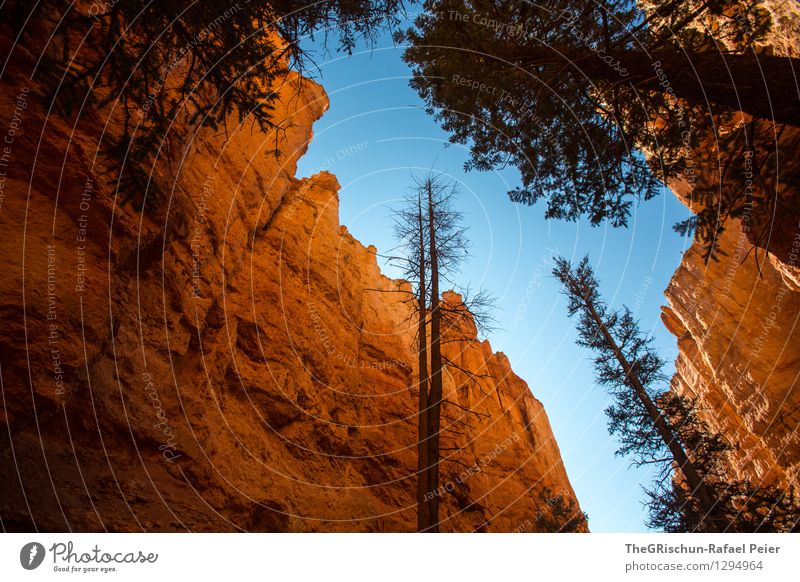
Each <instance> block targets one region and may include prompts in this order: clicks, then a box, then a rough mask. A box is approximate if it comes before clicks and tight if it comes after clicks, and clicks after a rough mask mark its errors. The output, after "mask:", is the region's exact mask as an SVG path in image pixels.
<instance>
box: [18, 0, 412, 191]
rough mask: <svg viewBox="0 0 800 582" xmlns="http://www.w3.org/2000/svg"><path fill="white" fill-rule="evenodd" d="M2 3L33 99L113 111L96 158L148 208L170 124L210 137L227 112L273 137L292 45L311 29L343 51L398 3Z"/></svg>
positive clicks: (299, 62)
mask: <svg viewBox="0 0 800 582" xmlns="http://www.w3.org/2000/svg"><path fill="white" fill-rule="evenodd" d="M11 4H12V6H10V7H8V8H7V10H9V14H12V15H13V18H11V21H12V23H13V25H14V27H15V29H16V30H15V32H16V33H21V34H22V37H21V42H22V43H23V44H24V45H26V46H28V47H30V48H32V49H34V50H33V52H37V51H41V53H42V59H41V62H40V63H39V64H38V66H37V70H36V73H35V76H34V77H35V79H36V80H37V82H38V83H39V85H40V86H41V87H43V90H42V98H43V99H44V100H45V101H46V102H47V103H48V104H49V103H52V104H53V106H54V110H55V111H56V112H58V113H60V114H62V115H67V116H69V115H72V114H74V113H76V111H77V110H78V109H80V108H82V107H84V106H85V105H91V106H94V107H96V108H101V107H105V106H111V107H113V108H114V112H115V114H116V115H117V116H118V117H119V119H120V123H121V125H122V130H121V132H119V134H118V135H117V134H116V133H115V134H114V135H113V137H112V136H106V140H105V142H104V144H103V145H104V153H105V154H106V156H107V157H108V158H109V159H110V160H112V161H113V162H114V163H115V165H114V167H113V171H114V173H115V175H116V177H117V178H118V180H119V188H120V190H121V191H122V192H123V194H124V195H125V196H126V197H127V198H130V199H132V200H134V202H135V203H136V204H138V205H143V204H144V203H145V202H146V201H147V202H149V203H151V204H154V203H157V202H159V201H160V196H159V194H160V192H159V186H160V184H159V183H158V180H153V177H154V175H155V174H154V172H155V170H156V163H157V160H158V159H159V158H167V160H168V162H170V163H172V162H174V161H175V160H179V158H180V155H181V153H182V147H184V143H183V140H185V139H186V136H175V137H173V138H172V139H170V137H171V136H172V133H174V131H173V124H176V122H180V123H181V124H185V125H186V126H188V127H189V128H190V130H193V129H196V128H197V127H201V126H208V127H212V128H217V127H219V126H220V125H224V123H225V120H226V118H227V117H228V116H229V115H230V114H235V115H237V116H238V120H239V122H242V121H244V120H245V119H250V120H252V123H253V125H254V126H255V127H257V128H258V129H260V130H262V131H266V130H269V129H275V128H279V125H280V122H281V121H282V120H275V119H274V118H273V115H272V113H273V104H274V100H275V97H276V90H277V83H279V82H280V81H281V79H282V77H283V75H284V74H285V73H286V71H287V68H288V67H294V68H298V69H302V67H303V64H304V62H305V60H306V58H307V56H306V55H305V54H304V53H303V51H302V50H301V48H300V46H299V41H301V40H302V39H303V38H305V37H307V36H309V35H312V34H314V33H315V31H322V32H321V33H322V34H323V35H325V38H326V39H327V38H328V35H332V38H334V39H335V41H334V42H335V44H336V46H338V47H339V48H341V49H343V50H345V51H348V50H350V49H352V47H353V46H354V45H355V43H356V41H357V39H358V38H361V37H366V38H368V39H372V38H374V37H375V36H376V35H377V33H378V31H379V30H382V28H383V27H384V26H390V25H392V24H393V23H395V22H396V21H395V18H396V14H397V12H398V11H399V10H401V8H402V1H401V0H379V1H368V0H353V1H349V2H335V1H332V0H325V1H322V2H311V3H309V2H296V1H281V0H269V1H263V0H259V1H248V2H244V1H241V0H213V1H211V0H199V1H198V0H160V1H158V2H152V1H151V0H123V1H117V2H94V3H88V2H87V3H64V2H57V1H55V0H44V1H40V2H35V3H22V2H13V3H11ZM29 19H32V21H34V22H37V23H39V24H40V25H42V26H39V27H31V26H28V25H27V23H29V22H31V20H29ZM276 33H277V34H276ZM326 42H327V41H326Z"/></svg>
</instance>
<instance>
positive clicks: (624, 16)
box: [399, 0, 800, 250]
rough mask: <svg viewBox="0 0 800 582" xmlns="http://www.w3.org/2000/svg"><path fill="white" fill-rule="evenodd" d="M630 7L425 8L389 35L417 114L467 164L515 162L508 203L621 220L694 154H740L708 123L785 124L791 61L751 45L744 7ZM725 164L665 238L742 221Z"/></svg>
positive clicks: (729, 3)
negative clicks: (397, 46)
mask: <svg viewBox="0 0 800 582" xmlns="http://www.w3.org/2000/svg"><path fill="white" fill-rule="evenodd" d="M640 5H641V3H639V2H636V1H634V0H605V1H600V2H598V1H594V0H592V1H580V0H579V1H577V2H575V1H574V0H545V1H543V2H493V1H491V0H485V1H484V0H478V1H470V2H465V1H463V0H436V1H429V2H426V3H425V6H426V8H427V11H426V12H425V13H423V14H422V15H421V16H419V17H418V18H417V20H416V22H415V27H414V28H412V29H411V30H409V31H407V32H406V33H404V34H403V35H399V37H401V38H404V39H405V40H406V41H408V43H409V44H410V47H409V48H408V50H407V51H406V53H405V57H404V58H405V60H406V61H407V62H408V63H409V64H410V65H411V66H412V67H413V68H414V79H413V81H412V86H413V87H414V88H415V89H416V90H417V91H418V92H419V94H420V95H421V96H422V98H423V99H424V100H425V102H426V104H427V107H428V111H429V112H430V113H432V114H434V115H435V116H436V118H437V119H438V120H439V122H440V123H441V125H442V127H443V128H444V129H445V130H446V131H449V132H450V133H451V134H452V135H451V140H452V141H454V142H457V143H469V145H470V150H471V158H470V161H469V163H468V165H467V167H468V168H473V169H478V170H489V169H492V168H498V167H504V166H506V165H514V166H516V167H517V168H518V169H519V170H520V173H521V178H522V187H521V188H518V189H515V190H513V191H512V192H510V193H509V194H510V197H511V199H512V200H513V201H515V202H521V203H526V204H534V203H536V202H537V201H540V200H541V201H544V202H546V205H547V207H546V214H545V215H546V216H547V217H548V218H561V219H568V220H575V219H577V218H579V217H581V216H585V217H587V218H588V219H589V221H590V222H591V223H592V224H595V225H596V224H599V223H600V222H602V221H606V220H607V221H609V222H611V224H612V225H614V226H624V225H626V224H627V221H628V217H629V215H630V211H631V208H632V205H633V204H634V203H635V202H636V201H637V200H641V199H644V200H647V199H649V198H651V197H653V196H655V195H656V194H657V193H658V192H659V191H660V190H661V189H662V188H663V184H664V183H665V182H667V181H668V180H670V179H672V178H676V177H679V176H683V175H684V173H686V172H689V171H694V169H695V167H696V165H697V163H696V162H697V159H696V158H697V150H698V148H699V147H700V146H705V147H709V148H710V149H711V150H713V151H715V152H716V150H715V149H714V147H713V146H714V145H715V143H716V140H717V139H721V140H722V142H723V143H721V144H720V146H719V148H720V150H721V152H722V153H721V154H720V155H722V154H724V153H725V152H726V151H727V150H730V151H731V152H734V151H735V152H736V156H732V157H737V158H738V157H740V154H741V153H742V152H743V151H745V150H748V149H752V148H753V143H752V141H750V142H749V143H748V144H746V145H743V144H742V143H741V141H742V140H741V135H740V136H739V137H738V138H736V142H734V141H731V142H730V143H731V144H734V143H736V147H735V148H734V147H733V145H731V147H730V148H727V147H726V145H725V144H726V143H727V140H728V136H727V135H726V134H725V132H720V131H719V125H720V123H721V122H725V124H726V125H725V126H726V127H727V126H731V125H733V126H735V125H737V123H740V122H741V123H744V122H743V121H742V117H741V115H734V113H733V112H737V111H740V110H743V111H745V112H748V113H749V114H750V115H752V116H754V117H757V118H763V119H770V120H774V121H776V122H779V123H789V124H793V125H795V126H797V125H800V96H799V95H798V91H797V88H796V87H795V86H794V73H793V72H792V71H797V70H800V61H798V60H796V59H791V58H784V57H775V56H767V55H764V54H757V53H756V52H755V50H754V47H755V45H756V43H757V42H758V41H760V40H762V39H763V38H764V35H765V33H766V31H767V30H768V29H769V26H770V22H771V21H770V15H769V14H768V13H767V12H766V11H765V10H764V9H763V8H762V7H761V6H760V2H759V1H757V0H743V1H739V0H668V1H666V2H663V3H660V4H658V5H657V6H656V7H655V8H651V9H650V10H649V11H647V12H646V11H644V10H643V9H641V8H640ZM646 5H647V6H652V4H650V3H646ZM706 25H708V26H706ZM712 25H713V26H712ZM712 30H713V34H712V33H711V32H710V31H712ZM776 131H778V130H776ZM709 144H710V145H709ZM642 152H647V157H645V155H644V154H643V153H642ZM709 161H714V160H709ZM715 166H716V161H715V163H714V165H713V166H709V167H715ZM754 167H755V168H756V171H759V170H761V171H763V172H764V174H768V173H769V170H768V169H764V168H761V167H760V166H759V164H754ZM726 169H727V168H726ZM731 170H732V171H730V172H727V173H726V174H725V176H723V178H724V179H725V181H726V182H725V184H723V185H722V187H721V188H720V185H719V184H717V189H716V192H712V191H711V190H709V192H708V194H709V195H708V196H704V198H703V202H704V203H705V204H706V208H708V210H706V211H705V212H704V214H703V215H702V216H700V217H699V218H696V219H692V220H690V221H686V222H684V223H682V224H680V225H677V228H678V229H679V230H680V231H681V232H684V233H686V234H690V233H693V232H697V233H698V234H699V235H700V236H701V237H702V238H703V240H705V241H707V242H708V241H713V240H714V239H715V238H716V237H717V236H718V235H719V233H720V227H721V223H722V222H723V221H724V219H725V218H727V217H729V216H735V215H736V214H737V213H740V212H741V211H742V208H743V204H744V203H745V202H746V201H745V200H744V199H743V198H742V197H741V190H742V189H743V188H744V184H745V180H744V178H743V177H742V176H740V175H738V173H737V172H736V171H735V166H734V167H732V168H731ZM729 182H730V184H729ZM720 189H722V190H724V191H723V192H720ZM769 211H770V209H769V208H768V207H767V201H765V206H764V208H763V213H764V214H765V216H766V215H768V214H769ZM712 250H713V249H712Z"/></svg>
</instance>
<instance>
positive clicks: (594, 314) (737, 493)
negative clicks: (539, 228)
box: [553, 257, 798, 531]
mask: <svg viewBox="0 0 800 582" xmlns="http://www.w3.org/2000/svg"><path fill="white" fill-rule="evenodd" d="M553 274H554V275H555V277H556V278H557V279H558V280H559V281H560V282H561V284H562V286H563V291H564V294H565V295H566V296H567V300H568V303H567V311H568V313H569V315H570V316H574V315H578V316H579V319H578V326H577V327H578V334H579V340H578V344H579V345H582V346H585V347H587V348H589V349H591V350H593V351H594V352H595V353H596V356H595V369H596V371H597V379H598V381H599V383H600V384H602V385H604V386H608V387H609V391H610V393H611V395H612V396H613V397H614V400H615V402H614V404H613V405H612V406H610V407H609V408H608V409H607V410H606V414H607V415H608V417H609V431H610V432H611V433H612V434H616V435H617V436H618V437H619V439H620V441H621V446H620V448H619V450H618V451H617V453H618V454H622V455H631V456H632V457H633V462H634V464H636V465H644V464H656V465H660V466H661V468H662V471H661V476H660V477H661V478H660V479H659V480H657V487H656V488H655V489H654V490H652V491H649V492H648V497H649V499H650V502H649V507H650V512H651V520H650V525H652V526H656V527H662V528H664V529H666V530H667V531H729V530H733V531H787V530H788V529H791V528H792V527H794V524H795V523H796V520H797V516H798V509H797V507H796V504H795V503H794V496H793V494H788V495H787V494H785V493H784V492H781V491H780V490H778V489H776V488H774V487H766V486H758V487H754V486H753V485H752V484H750V483H748V482H744V481H735V482H728V481H727V480H726V479H725V474H724V470H723V467H722V465H723V461H724V455H725V453H726V452H727V451H728V448H729V447H728V445H727V444H726V443H725V442H724V439H723V437H722V435H720V434H718V433H714V432H713V431H711V430H710V429H709V427H708V425H707V424H705V423H704V422H702V421H701V420H700V418H699V417H698V415H697V413H696V408H695V403H694V402H690V401H688V400H687V399H686V398H683V397H680V396H678V395H675V394H673V393H671V392H668V391H667V392H659V391H658V386H659V385H660V384H663V383H665V382H666V378H665V376H664V374H663V372H662V369H663V366H664V361H663V360H662V359H661V357H660V356H659V355H658V354H657V352H656V351H655V350H654V349H653V346H652V337H649V336H647V335H646V334H644V333H642V332H641V330H640V329H639V325H638V323H637V322H636V320H635V319H634V317H633V314H632V313H631V311H630V310H629V309H628V308H626V307H623V308H622V309H621V310H612V309H610V308H609V307H608V306H607V305H606V303H605V302H604V301H603V300H602V298H601V297H600V293H599V290H598V282H597V279H596V278H595V275H594V271H593V270H592V268H591V266H590V264H589V259H588V257H585V258H584V259H582V260H581V261H580V263H579V264H578V265H577V266H576V267H575V268H573V266H572V265H571V263H570V262H569V261H568V260H566V259H564V258H563V257H559V258H557V259H556V265H555V268H554V269H553ZM672 470H674V471H676V472H677V476H675V477H674V478H673V479H672V483H673V485H672V487H663V486H661V484H662V483H664V481H666V480H669V479H670V476H671V475H672Z"/></svg>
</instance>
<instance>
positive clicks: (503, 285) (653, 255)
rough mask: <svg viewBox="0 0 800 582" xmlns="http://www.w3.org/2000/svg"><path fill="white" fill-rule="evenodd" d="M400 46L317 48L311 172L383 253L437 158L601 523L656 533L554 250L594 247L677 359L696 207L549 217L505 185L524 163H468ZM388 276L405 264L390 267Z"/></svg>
mask: <svg viewBox="0 0 800 582" xmlns="http://www.w3.org/2000/svg"><path fill="white" fill-rule="evenodd" d="M309 48H314V45H313V44H312V43H309ZM401 55H402V48H401V47H395V46H394V45H393V44H392V42H391V39H389V38H383V39H381V40H380V41H379V42H378V43H377V45H376V46H375V47H373V48H372V49H367V48H365V47H360V48H359V50H357V51H356V52H355V54H353V56H349V57H348V56H346V55H342V54H336V53H330V54H321V53H319V52H317V53H316V54H315V61H316V63H317V65H318V67H319V70H318V71H316V80H317V81H318V82H320V83H321V84H322V85H323V86H324V87H325V89H326V91H327V93H328V96H329V98H330V102H331V106H330V109H329V111H328V112H327V113H326V114H325V115H324V117H323V118H322V119H321V120H320V121H318V122H317V123H316V125H315V126H314V132H315V135H314V140H313V142H312V144H311V146H310V148H309V150H308V153H307V154H306V155H305V156H304V157H303V158H302V159H301V160H300V164H299V170H298V175H300V176H310V175H312V174H314V173H316V172H317V171H319V170H321V169H325V170H328V171H330V172H332V173H334V174H336V176H337V177H338V180H339V183H340V184H341V186H342V189H341V192H340V220H341V223H342V224H344V225H346V226H347V228H348V229H349V230H350V232H351V233H352V234H353V235H354V236H355V237H356V238H358V239H359V240H360V241H361V242H362V243H363V244H365V245H369V244H374V245H375V246H376V247H377V248H378V252H379V253H381V252H384V253H385V252H386V251H387V250H389V249H390V248H392V247H394V246H395V244H396V242H395V241H394V240H393V238H392V229H391V210H390V209H391V208H392V207H396V206H397V205H398V203H399V199H400V197H401V196H402V195H403V193H404V192H405V191H406V190H407V188H408V187H409V185H410V183H411V175H412V174H413V173H417V174H420V173H426V172H427V171H428V170H430V169H431V168H433V170H434V171H436V172H441V173H443V174H445V175H447V176H449V177H450V179H452V180H454V181H456V182H457V183H458V185H459V191H460V203H461V209H462V210H463V211H464V213H465V214H466V222H467V225H468V226H469V229H470V231H469V238H470V240H471V242H472V245H473V246H472V249H471V255H472V258H471V260H470V261H469V263H468V264H467V265H465V266H464V268H463V269H462V273H461V274H460V276H459V277H458V279H459V281H460V282H461V283H462V284H466V283H470V284H471V285H472V286H473V287H474V288H477V287H481V286H483V287H485V288H487V289H488V290H490V291H491V292H492V293H493V295H494V296H495V297H496V298H497V300H498V305H499V308H498V310H497V312H496V313H495V316H496V318H497V320H498V323H499V328H498V329H497V331H495V332H493V333H491V334H490V336H489V339H490V341H491V343H492V347H493V349H494V350H495V351H502V352H505V353H506V354H507V355H508V357H509V359H510V361H511V364H512V367H513V368H514V371H515V372H516V373H517V374H518V375H519V376H521V377H522V378H523V379H524V380H525V381H527V383H528V385H529V386H530V388H531V391H532V392H533V394H534V395H535V396H536V397H537V398H538V399H539V400H541V401H542V403H543V404H544V406H545V409H546V410H547V413H548V415H549V417H550V423H551V424H552V427H553V431H554V433H555V436H556V439H557V440H558V443H559V446H560V448H561V453H562V457H563V459H564V463H565V465H566V468H567V473H568V474H569V477H570V480H571V482H572V485H573V487H574V489H575V491H576V493H577V495H578V499H579V500H580V502H581V505H582V507H583V509H584V511H586V512H588V514H589V519H590V521H589V526H590V528H591V529H592V531H596V532H633V531H646V529H645V527H644V518H645V515H644V511H643V509H642V506H641V499H642V491H641V485H640V483H643V484H648V483H649V481H650V478H649V475H648V473H647V472H646V471H645V470H638V469H630V468H629V462H628V461H627V460H626V459H623V458H617V457H615V456H614V450H615V448H616V443H615V442H614V440H613V438H612V437H610V436H609V435H608V431H607V429H606V419H605V415H604V413H603V410H604V408H605V407H606V406H607V404H608V399H607V397H606V395H605V393H604V391H603V389H602V388H600V387H598V386H595V384H594V372H593V368H592V362H591V353H589V352H587V351H586V350H584V349H583V348H579V347H578V346H576V345H575V338H576V333H575V328H574V322H573V321H572V320H570V319H569V318H568V317H567V316H566V305H565V301H564V299H563V297H561V295H560V292H559V287H558V285H557V284H556V281H555V280H554V279H553V278H552V276H551V275H550V269H551V262H552V256H553V254H554V253H558V254H562V255H564V256H567V257H571V258H573V259H579V258H581V257H582V256H583V255H584V254H586V253H589V255H590V258H591V261H592V264H593V265H594V267H595V270H596V272H597V274H598V277H599V278H600V280H601V290H602V293H603V295H604V296H605V298H606V299H607V300H608V302H609V303H611V304H612V305H613V306H620V305H622V304H626V305H628V306H629V307H631V308H632V309H634V311H636V312H637V315H638V317H639V319H640V321H641V325H642V328H643V329H645V330H648V331H650V332H651V333H652V334H654V335H655V337H656V345H657V347H658V348H659V349H660V350H661V353H662V355H663V356H665V357H666V358H667V359H668V360H669V361H672V360H674V357H675V355H676V341H675V338H674V337H673V336H672V335H671V334H669V332H667V331H666V329H665V328H664V326H663V324H662V323H661V321H660V316H659V315H660V306H661V305H662V304H663V302H664V298H663V290H664V289H665V288H666V286H667V283H668V282H669V279H670V277H671V275H672V273H673V271H674V270H675V268H676V267H677V266H678V263H679V262H680V258H681V253H682V252H683V251H684V250H685V249H686V248H687V247H688V244H689V241H688V240H687V239H684V238H682V237H679V236H678V235H677V234H675V233H674V232H673V231H672V225H673V224H674V223H675V222H677V221H678V220H681V219H683V218H685V217H686V216H688V211H687V210H686V208H685V207H684V206H682V205H681V204H680V203H679V202H678V201H677V200H676V198H675V196H674V195H673V194H672V193H671V192H669V191H667V190H665V191H664V193H662V195H661V196H659V197H657V198H656V199H654V200H651V201H649V202H647V203H643V204H642V205H641V206H639V207H638V208H636V209H635V211H634V213H633V216H632V219H631V221H630V225H629V227H628V228H627V229H614V228H611V227H605V226H601V227H594V228H593V227H591V226H589V224H588V223H587V222H586V221H581V222H558V221H552V220H545V219H544V218H543V214H544V208H543V207H542V206H534V207H527V206H520V205H516V204H513V203H511V202H510V201H509V200H508V198H507V196H506V192H507V191H508V190H510V189H512V188H513V187H515V186H516V185H518V184H519V177H518V174H517V172H516V171H515V170H514V169H513V168H511V169H506V170H504V171H501V172H490V173H483V172H468V173H467V172H464V170H463V165H464V162H465V161H466V159H467V157H468V156H467V153H468V152H467V151H465V150H464V149H463V147H462V146H458V145H449V146H448V145H447V137H448V136H447V134H446V133H445V132H443V131H442V130H441V128H440V127H439V126H438V124H437V123H436V122H435V120H434V119H433V118H431V117H429V116H428V115H426V114H425V111H424V110H423V109H422V105H423V104H422V101H421V100H420V98H419V97H418V95H417V94H416V92H414V91H413V90H412V89H411V88H410V87H409V86H408V80H409V77H410V74H411V73H410V70H409V69H408V67H407V66H406V65H405V64H404V63H403V62H402V59H401ZM384 272H385V273H386V274H388V275H390V276H394V275H395V274H396V273H395V272H394V271H393V270H392V268H391V267H390V266H384ZM668 372H669V373H670V374H671V370H668Z"/></svg>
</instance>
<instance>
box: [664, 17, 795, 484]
mask: <svg viewBox="0 0 800 582" xmlns="http://www.w3.org/2000/svg"><path fill="white" fill-rule="evenodd" d="M765 6H766V7H767V8H769V9H770V10H772V12H773V31H772V33H771V37H770V40H769V42H768V44H769V46H770V47H771V50H772V51H773V52H775V53H776V54H787V55H791V56H798V51H800V40H799V39H800V36H798V34H800V31H799V30H798V23H799V22H800V8H798V6H797V4H796V3H791V2H766V3H765ZM780 135H781V137H780V141H779V142H778V143H776V144H773V147H777V148H778V149H780V150H781V151H792V149H794V147H795V146H796V144H797V143H798V140H800V131H798V130H795V129H791V128H784V131H782V132H781V133H780ZM795 163H796V161H795V160H793V159H786V160H782V161H781V165H780V167H781V176H783V175H792V173H791V172H793V171H796V167H795V166H792V165H793V164H795ZM787 165H788V166H789V170H788V173H787V169H786V166H787ZM778 182H779V185H778V186H777V187H776V190H775V192H779V193H780V196H781V197H782V198H784V199H789V200H791V199H796V197H797V184H795V183H787V182H786V181H785V180H781V179H780V178H779V179H778ZM781 182H782V183H781ZM674 189H675V191H676V192H677V194H678V197H679V198H680V199H681V200H682V201H683V202H685V203H686V204H687V206H689V207H690V208H691V207H692V203H691V190H690V188H688V186H687V185H686V184H677V185H676V187H675V188H674ZM779 208H780V207H779ZM767 226H768V234H769V239H768V240H769V241H770V250H771V252H770V253H769V254H767V253H765V252H764V248H763V247H764V243H763V242H761V243H759V244H760V246H761V248H758V247H754V244H753V242H754V236H753V234H754V232H755V231H754V229H753V228H751V225H750V224H749V221H748V217H747V214H745V216H743V217H742V219H741V220H740V219H731V220H729V221H728V222H727V223H726V229H727V230H726V232H725V233H724V235H723V237H722V239H721V241H720V250H721V251H723V253H724V254H722V255H721V258H720V260H719V261H718V262H714V261H710V262H709V263H708V264H706V262H705V260H704V259H703V257H702V252H701V248H700V245H699V244H698V243H697V242H695V243H694V244H693V245H692V247H691V248H690V249H689V250H688V251H687V252H686V253H685V254H684V256H683V259H682V261H681V264H680V266H679V267H678V269H677V270H676V272H675V274H674V276H673V278H672V281H671V282H670V284H669V287H668V288H667V290H666V292H665V294H666V297H667V302H668V306H667V307H665V308H664V310H663V316H662V319H663V321H664V323H665V324H666V325H667V327H668V329H669V330H670V331H671V332H672V333H673V334H675V336H676V337H677V338H678V350H679V353H678V357H677V360H676V374H675V376H674V378H673V380H672V387H673V389H674V390H675V391H677V392H679V393H682V394H685V395H689V396H692V397H695V396H696V397H698V398H699V400H700V404H701V405H702V406H703V407H704V408H705V411H704V417H705V419H706V420H707V421H708V422H709V423H710V424H711V426H712V427H713V428H714V429H716V430H719V431H721V432H722V433H723V434H725V435H726V436H727V438H728V440H729V442H730V444H732V445H733V446H734V447H735V450H734V452H733V456H732V465H731V467H730V471H731V473H732V475H733V476H735V477H738V478H747V479H750V480H752V481H754V482H761V481H762V480H763V481H764V482H766V483H777V484H780V485H783V486H787V487H789V486H793V487H795V488H798V486H800V475H799V474H798V471H799V470H800V435H798V428H799V427H800V391H799V390H798V380H800V321H799V318H800V276H798V275H799V274H800V269H799V267H800V265H798V262H797V261H798V258H800V224H799V223H798V222H797V217H796V216H792V214H791V213H790V212H787V211H786V210H785V209H780V210H779V211H778V213H777V214H776V215H775V217H774V219H773V221H772V222H771V224H769V225H767ZM762 230H763V229H762ZM762 240H763V239H762Z"/></svg>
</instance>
